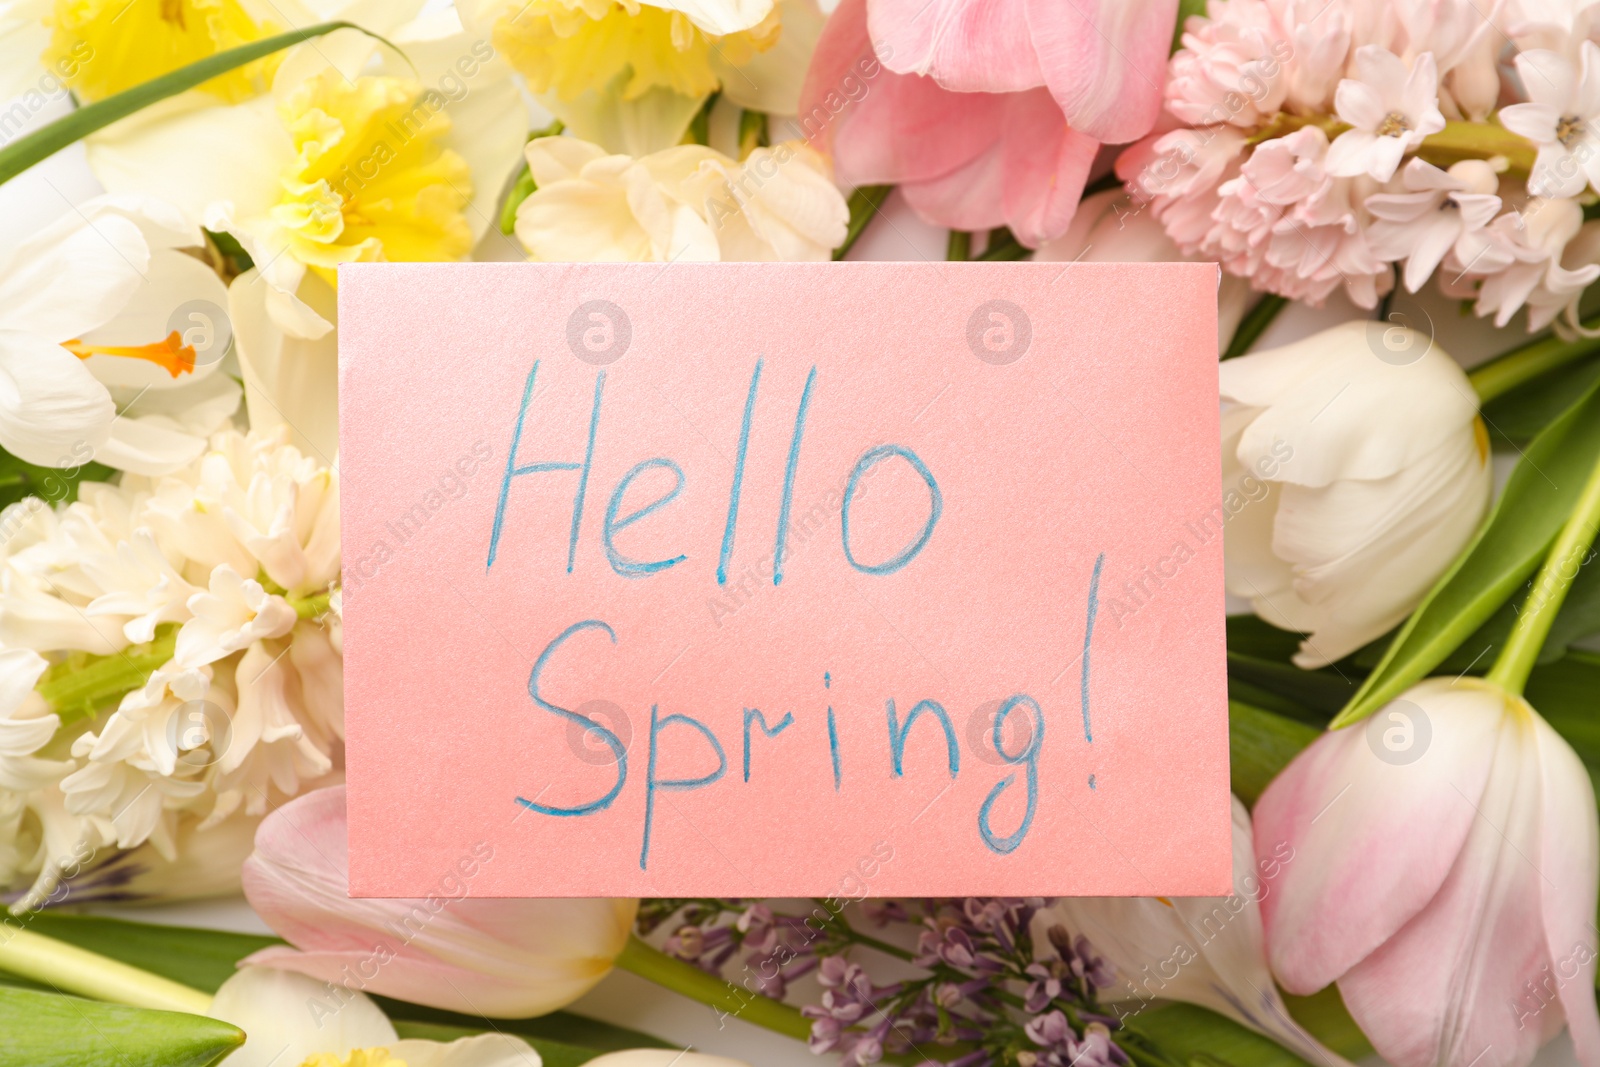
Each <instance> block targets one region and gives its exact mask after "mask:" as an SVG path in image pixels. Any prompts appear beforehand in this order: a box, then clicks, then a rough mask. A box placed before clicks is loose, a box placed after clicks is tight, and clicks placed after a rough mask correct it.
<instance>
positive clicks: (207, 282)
mask: <svg viewBox="0 0 1600 1067" xmlns="http://www.w3.org/2000/svg"><path fill="white" fill-rule="evenodd" d="M201 241H202V238H201V235H200V230H199V228H198V227H197V226H195V225H194V224H192V223H191V222H188V221H187V220H185V219H184V218H183V216H182V215H181V214H179V213H178V212H177V211H176V210H174V209H173V208H172V207H170V206H168V205H167V204H165V203H162V202H160V201H158V200H153V199H146V198H142V197H132V196H107V197H98V198H96V199H93V200H90V201H88V202H86V203H84V204H81V205H79V206H78V208H77V209H76V210H75V211H72V212H69V213H68V214H66V215H64V216H63V217H62V218H61V219H59V220H57V221H56V222H54V223H52V224H50V225H48V226H46V227H45V228H43V229H42V230H39V231H38V232H37V233H35V234H34V235H33V236H31V237H29V238H28V239H27V240H25V241H23V242H22V243H20V244H18V245H16V246H14V247H12V248H10V249H9V250H6V251H3V252H0V446H3V447H4V448H5V449H6V450H7V451H8V452H11V453H12V454H13V455H16V456H18V457H20V458H22V459H24V460H27V461H28V462H30V463H35V464H38V465H40V466H45V467H81V466H83V465H84V464H85V463H88V462H89V461H91V460H94V461H96V462H100V463H105V464H108V465H110V466H113V467H117V468H119V469H122V470H130V471H134V472H135V473H139V474H163V473H166V472H167V471H170V470H174V469H176V468H178V467H180V466H182V465H184V464H185V463H188V462H189V461H190V460H192V459H194V458H195V457H196V456H198V455H199V454H200V453H201V452H202V451H203V450H204V448H205V440H206V436H207V435H208V434H210V433H212V432H214V431H216V430H217V429H219V428H221V426H223V425H224V424H225V423H226V422H227V421H228V419H229V418H230V417H231V416H232V414H233V412H234V411H235V410H237V408H238V406H239V388H238V386H237V385H236V384H235V383H234V382H233V380H232V379H230V378H229V377H227V375H225V374H217V373H214V372H215V371H216V368H217V363H218V362H219V361H220V359H221V356H222V354H223V353H222V349H223V348H225V345H226V339H225V338H224V337H221V336H219V335H218V334H217V333H216V332H215V323H214V321H213V320H217V319H220V318H221V317H222V305H223V304H224V303H225V302H226V292H225V290H224V289H223V286H222V282H221V281H220V280H219V279H218V278H217V276H216V274H215V273H213V272H212V271H211V270H210V269H209V268H207V267H206V266H205V265H204V264H202V263H201V262H200V261H199V260H197V259H195V258H194V257H192V256H188V255H185V254H183V253H182V252H179V251H177V249H180V248H185V247H190V246H197V245H199V244H200V243H201ZM194 318H198V319H201V320H204V322H205V323H207V324H210V325H209V326H208V327H207V328H206V329H210V331H211V332H206V329H201V328H199V327H198V326H197V325H196V324H195V323H194V321H193V319H194ZM194 330H199V332H198V333H192V332H191V331H194ZM202 334H203V336H202Z"/></svg>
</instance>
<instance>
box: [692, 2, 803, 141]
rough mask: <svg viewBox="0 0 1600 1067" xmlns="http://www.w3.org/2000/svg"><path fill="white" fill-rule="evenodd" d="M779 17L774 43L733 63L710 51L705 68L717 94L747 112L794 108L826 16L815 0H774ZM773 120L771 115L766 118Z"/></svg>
mask: <svg viewBox="0 0 1600 1067" xmlns="http://www.w3.org/2000/svg"><path fill="white" fill-rule="evenodd" d="M778 11H779V14H780V16H781V18H782V20H783V22H782V26H783V29H782V32H780V33H779V34H778V43H777V44H775V45H773V46H772V47H771V48H768V49H767V50H766V51H764V52H757V53H756V54H755V55H754V56H753V57H751V59H750V60H749V61H748V62H745V63H742V64H740V65H739V66H734V65H733V64H731V63H729V62H728V61H727V59H725V58H724V57H723V54H722V53H721V52H720V51H718V50H716V49H712V50H711V57H710V61H711V69H712V70H713V71H714V72H715V73H716V75H717V80H718V81H720V82H721V83H722V95H723V96H725V97H727V98H728V99H729V100H730V101H732V102H733V103H734V104H737V105H738V106H739V107H742V108H744V109H745V110H747V111H761V112H765V113H766V114H767V115H771V116H779V115H793V114H795V113H796V112H797V111H798V110H799V108H800V89H801V86H802V85H803V84H804V82H805V78H806V68H807V65H808V64H809V62H810V60H811V55H812V53H813V52H814V51H815V50H816V47H817V39H818V38H819V37H821V36H822V27H823V25H824V24H825V23H826V22H827V16H826V15H824V14H823V13H822V11H821V9H819V8H818V7H817V4H816V0H778ZM772 121H773V122H774V123H776V121H777V120H776V118H774V119H773V120H772Z"/></svg>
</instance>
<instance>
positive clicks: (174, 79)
mask: <svg viewBox="0 0 1600 1067" xmlns="http://www.w3.org/2000/svg"><path fill="white" fill-rule="evenodd" d="M340 29H353V30H359V29H361V27H359V26H357V25H355V24H354V23H351V22H322V23H318V24H317V25H315V26H307V27H306V28H305V29H303V30H290V31H289V32H288V33H280V34H278V35H276V36H274V37H264V38H262V39H261V40H259V41H251V42H250V43H249V44H245V45H240V46H239V47H238V48H230V49H228V50H227V51H224V52H218V53H217V54H216V55H214V56H207V57H206V58H205V59H202V60H199V61H197V62H194V63H190V64H189V65H188V66H186V67H179V68H178V69H177V70H174V71H170V72H168V73H166V74H163V75H161V76H160V77H158V78H151V79H150V80H149V81H147V82H143V83H141V84H139V85H135V86H134V87H133V88H131V89H125V90H123V91H122V92H120V93H117V94H116V95H115V96H108V97H106V98H105V99H104V100H97V101H95V102H94V103H92V104H86V105H84V106H83V107H80V108H78V109H77V110H76V111H74V112H72V113H71V114H70V115H64V116H62V117H61V118H59V119H57V120H56V121H54V122H52V123H50V124H49V125H48V126H43V127H41V128H39V129H37V130H34V131H33V132H32V133H30V134H28V135H27V136H26V137H19V138H17V139H16V140H15V141H12V142H11V143H10V144H8V145H6V146H5V147H4V148H0V184H4V183H5V182H8V181H10V180H11V179H12V178H15V177H16V176H17V175H19V174H21V173H22V172H23V171H25V170H27V169H28V168H29V167H31V166H33V165H34V164H36V163H39V162H41V161H43V160H45V159H48V158H50V157H51V156H53V155H55V154H56V153H57V152H59V151H61V150H62V149H63V148H65V147H67V146H68V145H70V144H73V143H74V142H76V141H80V140H82V139H83V138H85V137H87V136H89V134H91V133H94V132H95V131H96V130H101V129H104V128H105V127H107V126H109V125H111V124H112V123H113V122H116V121H117V120H119V119H125V118H127V117H128V116H129V115H132V114H133V113H134V112H136V111H139V110H141V109H143V108H146V107H149V106H150V105H151V104H154V103H156V102H157V101H159V100H165V99H166V98H167V97H169V96H176V95H178V94H179V93H182V92H186V91H188V90H189V89H193V88H195V87H196V86H198V85H201V84H203V83H205V82H208V81H210V80H211V79H212V78H215V77H217V76H218V75H219V74H226V73H228V71H230V70H234V69H236V68H238V67H242V66H244V65H245V64H246V63H254V62H255V61H256V60H258V59H261V58H263V57H264V56H270V55H272V53H274V52H281V51H282V50H283V49H285V48H288V47H290V46H291V45H297V44H299V43H300V42H301V41H308V40H310V39H312V38H313V37H321V36H322V35H323V34H327V33H332V32H333V31H334V30H340ZM362 32H363V33H365V32H367V31H365V30H362ZM374 36H376V35H374ZM378 40H380V41H381V40H383V38H381V37H379V38H378ZM385 43H386V44H387V43H388V42H385Z"/></svg>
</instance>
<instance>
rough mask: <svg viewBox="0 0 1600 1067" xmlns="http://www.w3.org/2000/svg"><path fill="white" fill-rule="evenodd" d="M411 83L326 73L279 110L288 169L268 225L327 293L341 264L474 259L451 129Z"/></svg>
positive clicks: (463, 178)
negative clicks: (448, 142)
mask: <svg viewBox="0 0 1600 1067" xmlns="http://www.w3.org/2000/svg"><path fill="white" fill-rule="evenodd" d="M443 106H444V100H443V98H442V97H440V96H439V95H438V94H437V93H426V94H425V93H424V92H423V90H422V86H421V85H420V84H419V83H418V82H415V81H412V80H410V79H408V78H392V77H386V76H378V75H367V76H363V77H360V78H357V79H356V80H355V81H354V82H351V81H348V80H347V79H345V78H344V77H343V76H341V75H340V74H339V73H338V72H337V71H333V70H329V71H325V72H323V73H322V74H321V75H319V76H317V77H315V78H310V79H307V80H306V82H305V83H304V84H302V85H301V86H300V87H299V88H297V89H296V90H295V91H294V93H292V94H291V95H290V96H289V97H288V99H287V100H285V101H284V103H283V106H282V117H283V122H284V125H285V127H286V128H287V129H288V130H289V133H290V135H291V136H292V137H293V139H294V147H295V162H294V165H293V166H292V167H290V169H289V171H288V172H287V173H286V174H285V175H284V176H283V179H282V185H283V190H284V195H283V198H282V199H281V200H280V201H279V202H278V203H277V205H276V206H274V207H273V208H272V209H271V218H272V221H273V222H274V223H276V224H277V226H278V228H279V230H280V232H282V233H284V234H286V235H287V250H288V251H289V253H290V254H291V255H293V256H294V257H295V258H296V259H298V260H299V261H300V262H302V263H304V264H306V265H307V266H309V267H311V269H313V270H315V271H316V272H317V273H318V274H320V275H321V276H322V277H323V278H325V279H326V280H327V281H328V283H329V284H334V281H335V273H334V269H335V268H336V267H337V266H338V265H339V264H340V263H351V262H358V261H367V262H370V261H373V260H380V259H382V260H391V261H400V260H409V261H417V260H453V259H461V258H462V257H463V256H465V255H466V254H467V253H468V252H469V251H471V250H472V228H471V226H469V225H468V224H467V220H466V217H465V215H464V214H463V211H464V209H465V208H466V206H467V204H468V202H469V201H470V200H471V199H472V173H471V171H470V169H469V168H468V167H467V163H466V160H464V159H462V158H461V157H460V156H459V155H457V154H456V153H455V152H452V151H450V150H449V149H446V148H443V147H441V145H440V144H439V141H440V139H441V138H442V137H443V136H444V135H445V134H446V133H448V132H449V130H450V120H449V118H448V117H447V116H446V115H445V113H444V111H443V110H442V109H443Z"/></svg>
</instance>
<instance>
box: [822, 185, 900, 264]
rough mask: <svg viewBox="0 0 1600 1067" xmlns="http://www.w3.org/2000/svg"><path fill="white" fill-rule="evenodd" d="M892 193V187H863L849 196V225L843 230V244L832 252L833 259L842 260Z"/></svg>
mask: <svg viewBox="0 0 1600 1067" xmlns="http://www.w3.org/2000/svg"><path fill="white" fill-rule="evenodd" d="M892 192H894V186H892V185H863V186H861V187H860V188H858V189H857V190H856V191H855V192H853V193H851V194H850V224H849V226H847V227H846V228H845V232H844V244H842V245H840V246H839V247H838V248H835V249H834V250H833V258H834V259H836V260H838V259H843V258H844V257H845V253H846V252H849V251H850V249H852V248H854V247H855V243H856V241H858V240H860V238H861V235H862V234H863V233H865V232H866V229H867V223H869V222H871V221H872V219H873V216H875V215H877V213H878V209H879V208H881V207H882V206H883V202H884V201H885V200H887V199H889V194H890V193H892Z"/></svg>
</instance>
